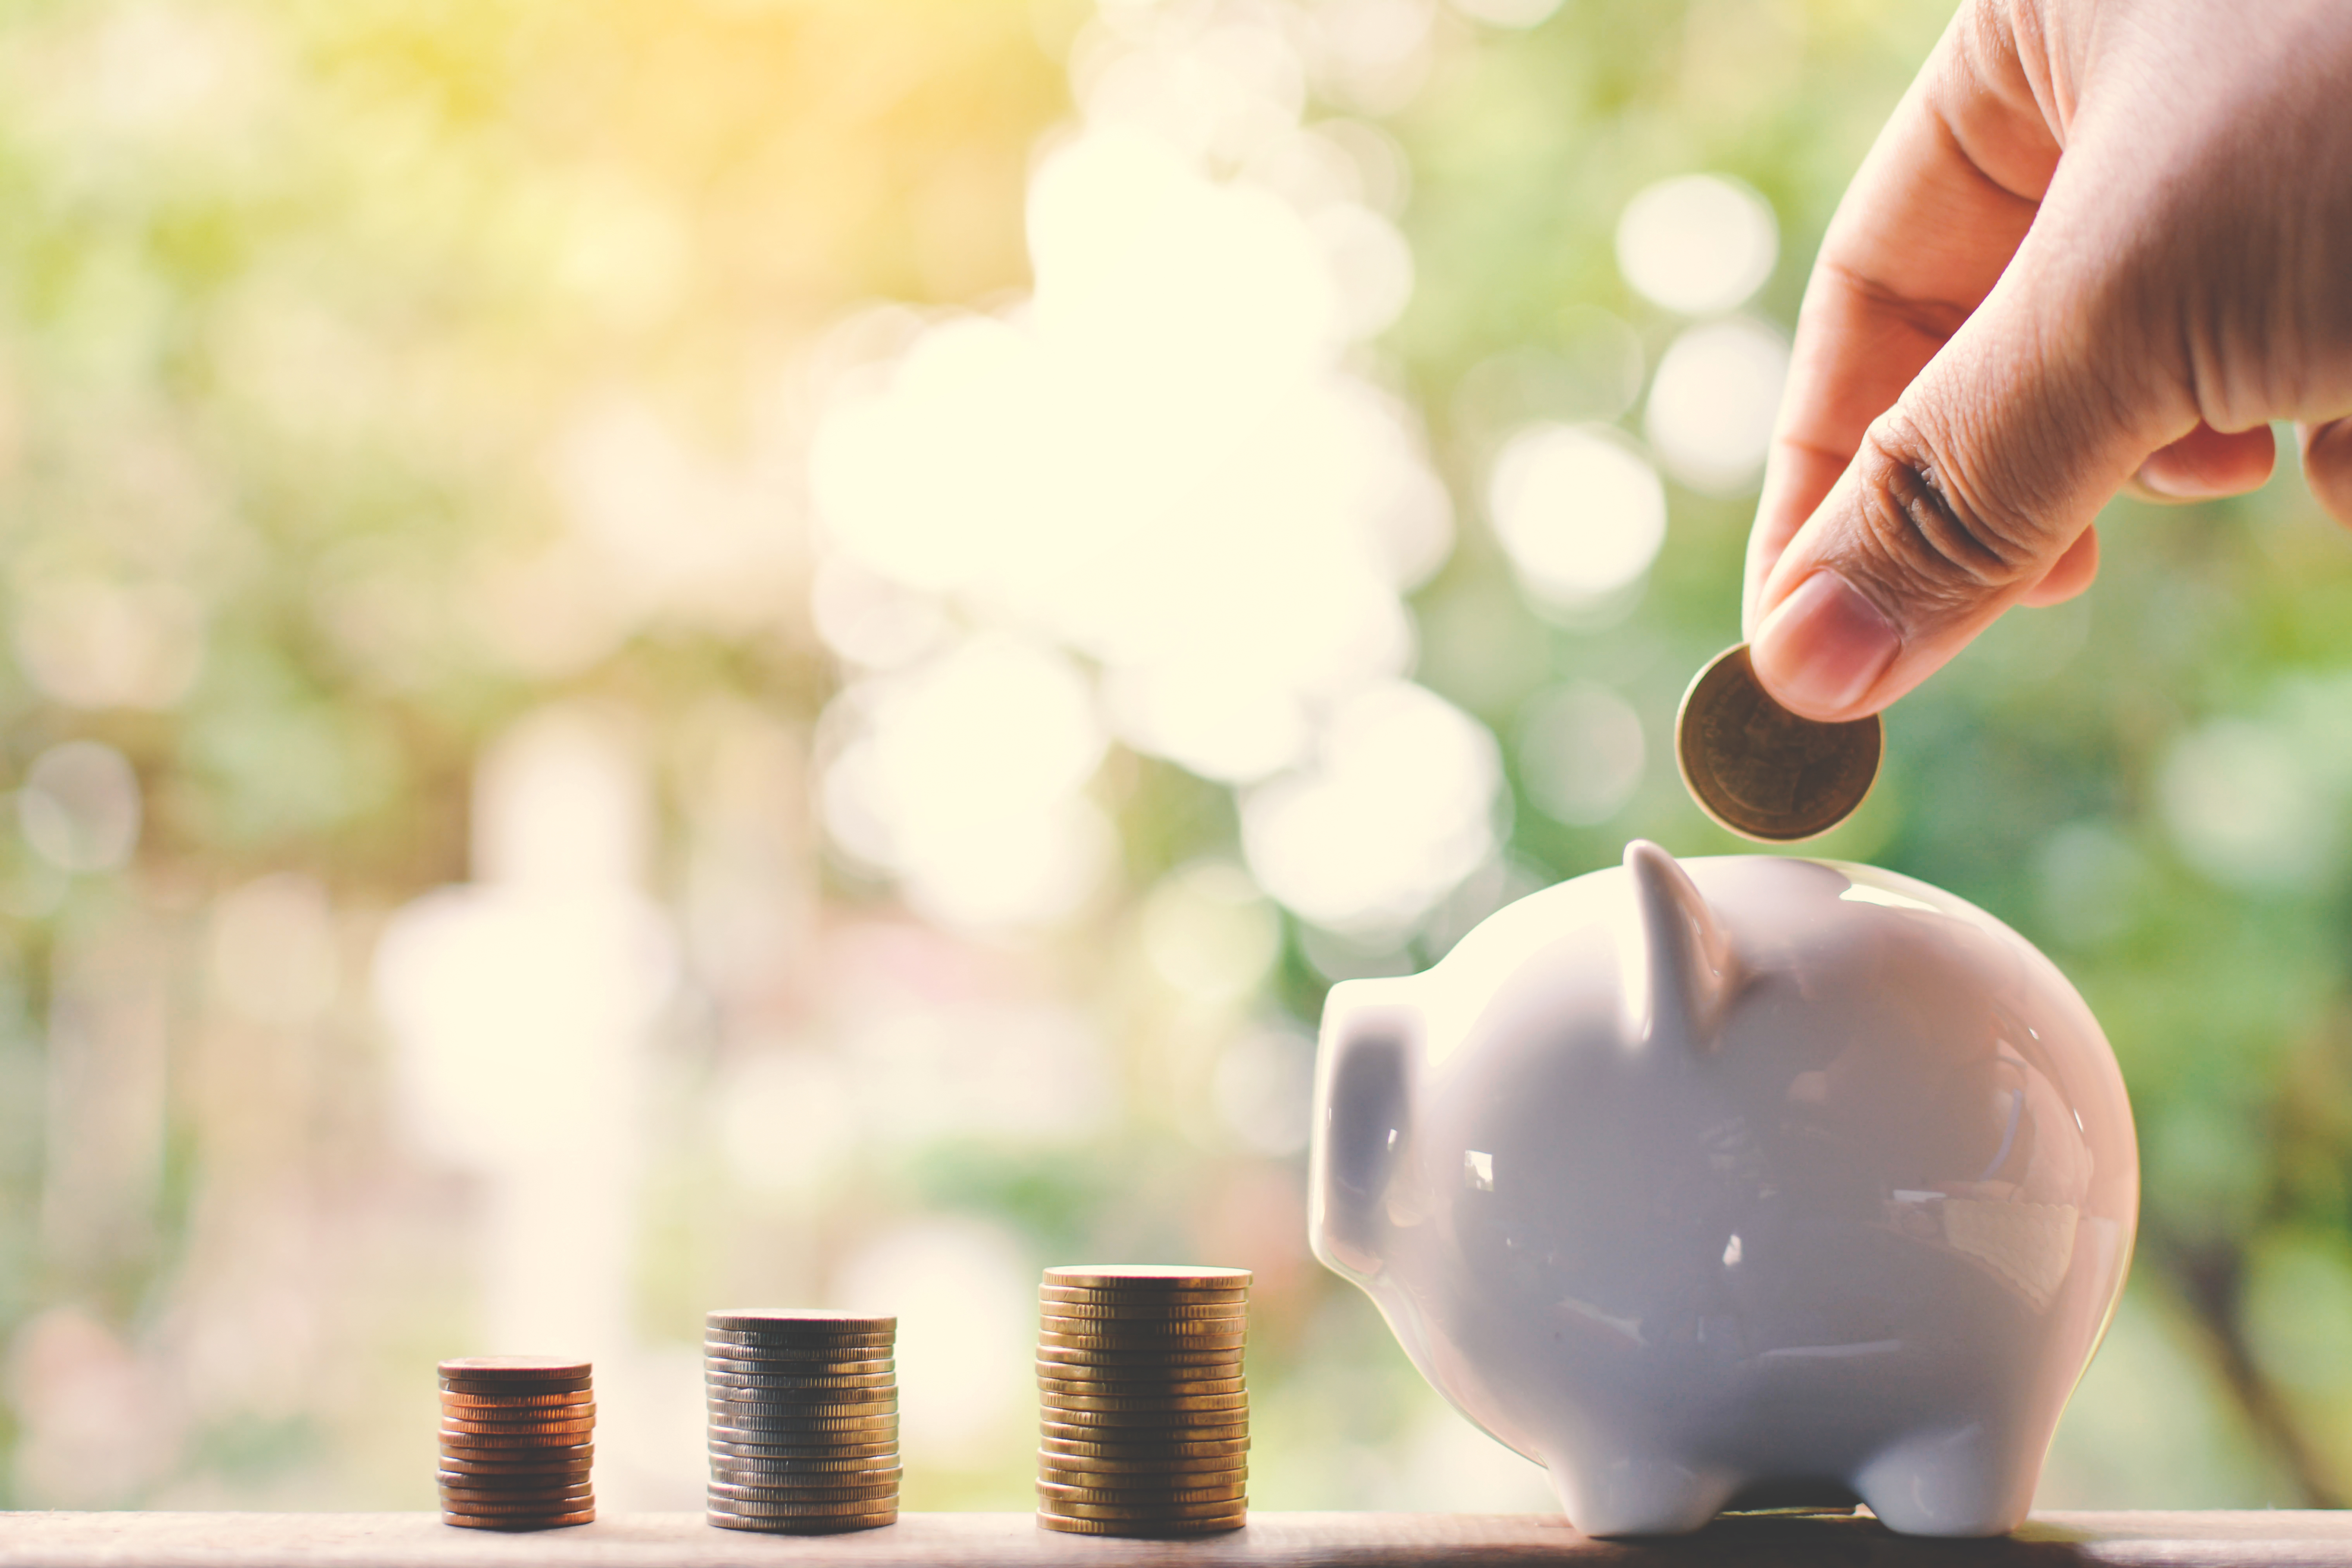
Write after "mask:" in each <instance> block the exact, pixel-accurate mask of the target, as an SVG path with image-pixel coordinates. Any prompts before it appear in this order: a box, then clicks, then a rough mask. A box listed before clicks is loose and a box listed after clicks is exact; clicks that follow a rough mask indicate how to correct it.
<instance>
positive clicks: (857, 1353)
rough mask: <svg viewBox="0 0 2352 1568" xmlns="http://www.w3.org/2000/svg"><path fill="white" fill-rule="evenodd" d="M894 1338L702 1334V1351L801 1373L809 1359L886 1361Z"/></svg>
mask: <svg viewBox="0 0 2352 1568" xmlns="http://www.w3.org/2000/svg"><path fill="white" fill-rule="evenodd" d="M702 1353H703V1354H704V1355H707V1356H709V1355H715V1356H719V1357H722V1358H732V1359H733V1360H736V1361H756V1362H761V1363H768V1362H773V1363H776V1370H777V1371H779V1372H794V1373H797V1372H802V1371H804V1370H806V1363H810V1362H847V1361H888V1360H889V1359H890V1358H891V1357H892V1356H893V1355H895V1354H897V1353H898V1340H897V1339H896V1338H890V1339H879V1340H842V1341H837V1342H830V1343H825V1344H775V1343H770V1342H754V1341H746V1340H717V1339H712V1338H710V1337H709V1336H708V1335H705V1336H704V1338H703V1341H702Z"/></svg>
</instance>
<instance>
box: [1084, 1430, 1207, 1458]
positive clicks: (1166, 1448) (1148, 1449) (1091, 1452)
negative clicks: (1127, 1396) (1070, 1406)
mask: <svg viewBox="0 0 2352 1568" xmlns="http://www.w3.org/2000/svg"><path fill="white" fill-rule="evenodd" d="M1244 1430H1246V1429H1244ZM1096 1436H1101V1434H1100V1432H1099V1431H1097V1432H1096ZM1037 1446H1038V1447H1039V1448H1040V1449H1041V1450H1043V1451H1044V1452H1045V1453H1049V1454H1059V1455H1062V1456H1064V1457H1065V1458H1073V1459H1160V1458H1171V1459H1206V1458H1215V1457H1218V1456H1222V1455H1228V1454H1246V1453H1248V1452H1249V1446H1250V1440H1249V1438H1248V1437H1247V1436H1240V1437H1184V1438H1175V1439H1170V1440H1165V1441H1160V1442H1150V1443H1103V1442H1097V1441H1096V1440H1095V1438H1094V1437H1060V1436H1055V1435H1054V1434H1053V1433H1051V1432H1046V1433H1042V1434H1040V1435H1039V1436H1038V1439H1037Z"/></svg>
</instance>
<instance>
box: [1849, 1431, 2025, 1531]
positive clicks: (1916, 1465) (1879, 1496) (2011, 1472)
mask: <svg viewBox="0 0 2352 1568" xmlns="http://www.w3.org/2000/svg"><path fill="white" fill-rule="evenodd" d="M2045 1436H2046V1434H2045ZM2041 1459H2042V1445H2041V1444H2037V1443H2033V1442H2031V1441H2027V1440H2025V1439H2023V1438H2022V1437H2021V1436H2020V1435H2019V1434H2017V1433H2014V1432H2006V1431H1997V1430H1994V1429H1992V1428H1990V1427H1988V1426H1982V1425H1979V1424H1973V1423H1972V1424H1970V1425H1969V1426H1964V1427H1961V1428H1959V1429H1958V1430H1945V1431H1938V1432H1922V1433H1915V1434H1914V1435H1912V1436H1908V1437H1904V1438H1901V1439H1898V1440H1897V1441H1896V1442H1895V1443H1894V1444H1893V1445H1892V1446H1890V1447H1886V1448H1885V1449H1882V1450H1881V1451H1880V1452H1879V1453H1878V1455H1877V1456H1876V1457H1875V1458H1873V1459H1872V1460H1871V1461H1870V1463H1869V1464H1867V1465H1865V1466H1864V1467H1863V1468H1862V1471H1861V1473H1859V1474H1858V1475H1856V1476H1855V1477H1854V1478H1853V1489H1854V1490H1855V1491H1856V1492H1858V1493H1860V1494H1861V1496H1862V1500H1863V1501H1864V1502H1866V1503H1868V1504H1869V1505H1870V1511H1871V1512H1873V1513H1874V1514H1876V1515H1877V1516H1878V1517H1879V1519H1880V1520H1881V1521H1883V1522H1884V1523H1885V1525H1886V1528H1888V1529H1889V1530H1893V1531H1899V1532H1900V1533H1902V1534H1905V1535H2004V1534H2007V1533H2008V1532H2009V1531H2012V1530H2015V1529H2016V1528H2017V1527H2018V1526H2019V1525H2021V1524H2022V1523H2024V1522H2025V1515H2026V1512H2027V1510H2029V1509H2030V1508H2031V1507H2032V1503H2033V1486H2034V1482H2035V1480H2036V1479H2038V1478H2039V1477H2040V1475H2041V1469H2042V1466H2041Z"/></svg>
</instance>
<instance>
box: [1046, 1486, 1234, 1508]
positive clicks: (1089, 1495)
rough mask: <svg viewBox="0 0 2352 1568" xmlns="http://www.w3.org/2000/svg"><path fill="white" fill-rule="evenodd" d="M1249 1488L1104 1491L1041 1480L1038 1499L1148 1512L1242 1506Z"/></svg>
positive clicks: (1159, 1488) (1105, 1489)
mask: <svg viewBox="0 0 2352 1568" xmlns="http://www.w3.org/2000/svg"><path fill="white" fill-rule="evenodd" d="M1248 1491H1249V1487H1248V1485H1247V1483H1245V1482H1243V1481H1227V1482H1224V1483H1223V1484H1221V1485H1216V1486H1198V1487H1139V1488H1135V1489H1129V1488H1124V1487H1121V1488H1116V1489H1110V1488H1103V1487H1088V1486H1075V1485H1072V1484H1070V1483H1068V1482H1066V1481H1047V1480H1040V1481H1039V1482H1038V1483H1037V1495H1038V1496H1039V1497H1041V1498H1044V1499H1045V1500H1046V1501H1048V1502H1051V1503H1055V1504H1059V1503H1066V1502H1077V1503H1087V1504H1091V1505H1094V1506H1096V1507H1101V1508H1149V1507H1150V1506H1152V1505H1153V1504H1155V1503H1171V1504H1176V1505H1179V1506H1182V1505H1185V1504H1191V1503H1204V1502H1240V1501H1242V1500H1244V1497H1245V1496H1246V1495H1247V1493H1248Z"/></svg>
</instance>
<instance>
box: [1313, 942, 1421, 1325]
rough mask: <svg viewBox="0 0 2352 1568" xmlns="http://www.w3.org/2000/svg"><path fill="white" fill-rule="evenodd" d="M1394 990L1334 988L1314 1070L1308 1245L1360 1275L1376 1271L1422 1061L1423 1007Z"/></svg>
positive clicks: (1363, 984) (1375, 985)
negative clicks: (1392, 1184) (1416, 1070)
mask: <svg viewBox="0 0 2352 1568" xmlns="http://www.w3.org/2000/svg"><path fill="white" fill-rule="evenodd" d="M1394 984H1397V983H1395V982H1381V981H1365V980H1351V981H1349V982H1347V983H1345V984H1339V985H1335V986H1333V987H1332V988H1331V994H1330V996H1329V998H1328V1000H1326V1001H1325V1003H1324V1004H1323V1039H1322V1043H1321V1046H1320V1048H1319V1050H1318V1059H1317V1061H1316V1064H1315V1135H1314V1148H1313V1149H1312V1151H1311V1152H1310V1153H1309V1155H1308V1161H1307V1239H1308V1241H1309V1242H1310V1243H1311V1244H1312V1245H1313V1247H1314V1248H1315V1256H1316V1257H1318V1258H1321V1259H1322V1260H1323V1261H1324V1263H1325V1264H1327V1265H1328V1266H1329V1267H1330V1268H1336V1269H1338V1270H1339V1272H1340V1273H1342V1274H1346V1275H1349V1276H1351V1277H1353V1278H1355V1279H1369V1278H1370V1276H1372V1275H1374V1274H1377V1273H1379V1272H1380V1269H1381V1252H1382V1250H1383V1242H1382V1237H1383V1233H1384V1231H1385V1229H1386V1219H1387V1198H1388V1190H1389V1184H1390V1182H1391V1178H1392V1177H1393V1176H1394V1174H1395V1173H1396V1170H1397V1167H1398V1164H1399V1163H1400V1161H1401V1160H1402V1158H1403V1157H1404V1153H1405V1144H1406V1142H1407V1139H1408V1137H1409V1134H1410V1131H1411V1124H1410V1121H1409V1119H1410V1117H1411V1114H1412V1084H1413V1076H1414V1073H1413V1069H1414V1064H1415V1063H1416V1062H1417V1061H1418V1060H1419V1059H1420V1056H1421V1045H1422V1031H1423V1022H1422V1015H1421V1009H1420V1008H1418V1007H1416V1006H1414V1005H1412V1004H1411V1003H1409V1002H1406V1001H1405V1000H1403V999H1402V997H1400V996H1396V995H1393V994H1391V993H1390V990H1389V987H1390V986H1392V985H1394Z"/></svg>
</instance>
